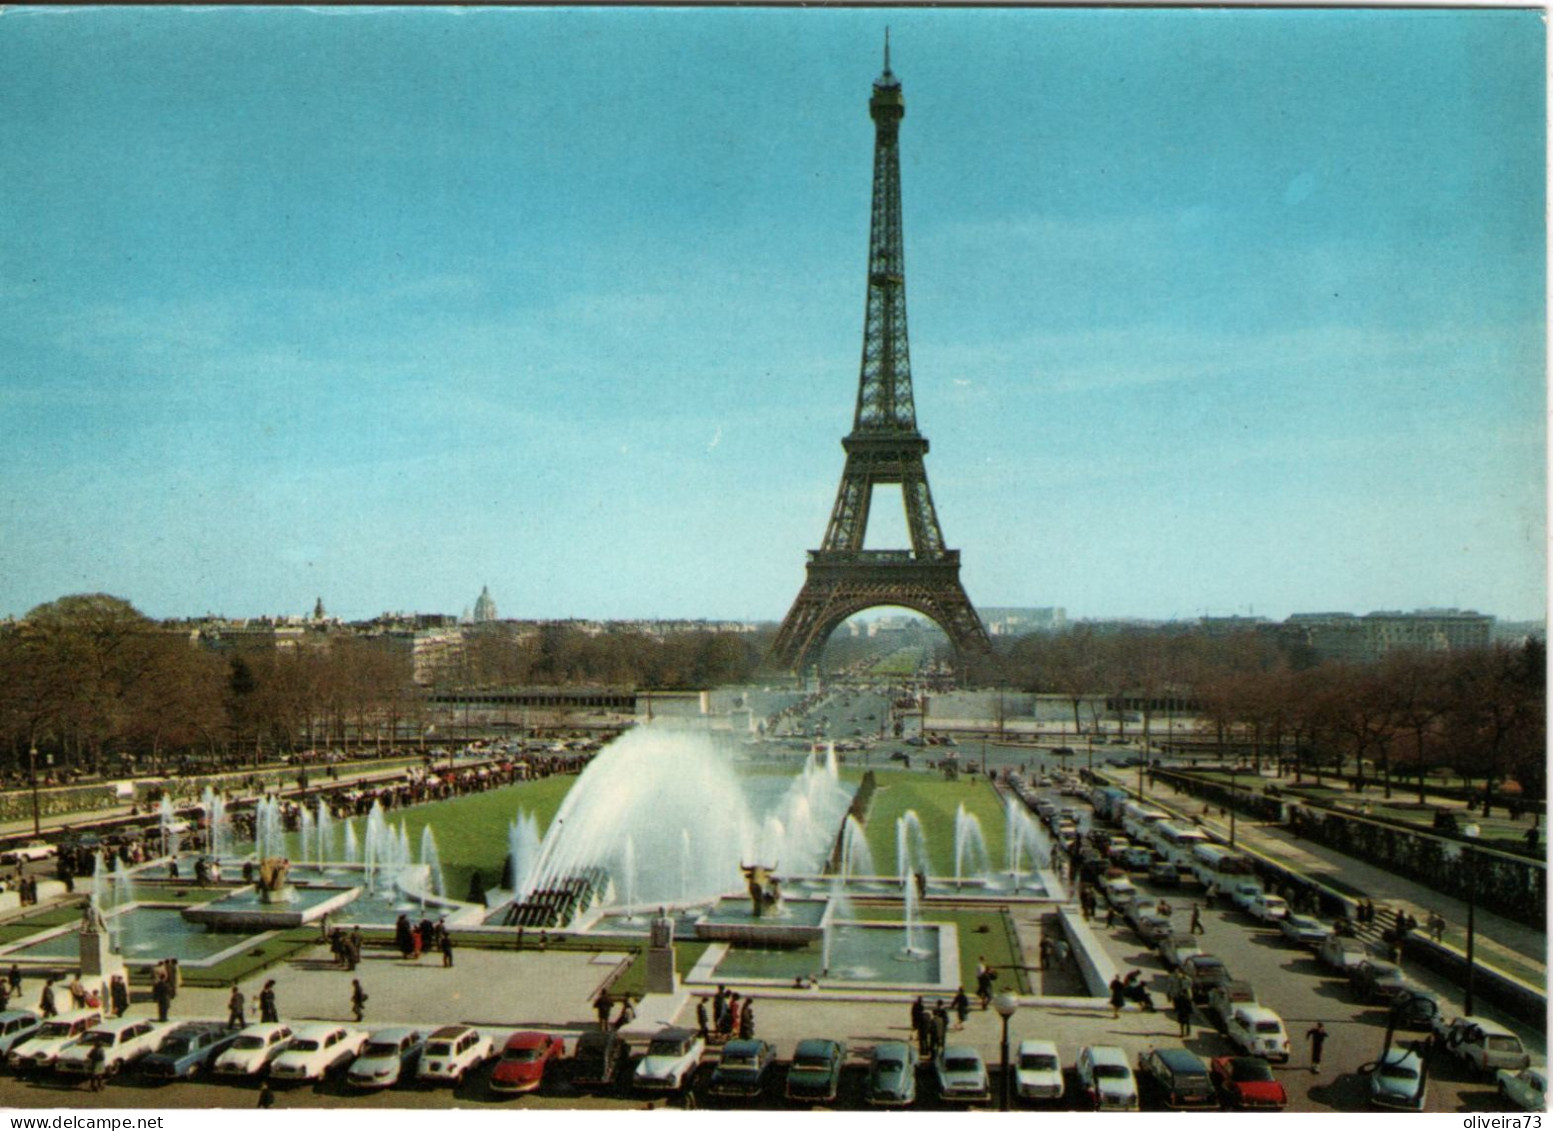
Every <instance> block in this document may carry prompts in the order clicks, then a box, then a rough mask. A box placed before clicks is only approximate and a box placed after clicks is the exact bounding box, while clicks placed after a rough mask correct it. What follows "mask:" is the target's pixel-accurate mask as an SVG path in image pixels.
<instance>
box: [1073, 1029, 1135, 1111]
mask: <svg viewBox="0 0 1553 1131" xmlns="http://www.w3.org/2000/svg"><path fill="white" fill-rule="evenodd" d="M1074 1071H1075V1073H1076V1075H1077V1076H1078V1085H1079V1087H1080V1088H1082V1089H1083V1090H1084V1093H1085V1094H1086V1095H1087V1096H1088V1097H1089V1100H1090V1102H1091V1103H1092V1104H1094V1106H1095V1110H1097V1111H1137V1110H1138V1081H1137V1079H1136V1078H1135V1077H1134V1076H1133V1074H1132V1065H1131V1064H1130V1063H1128V1061H1127V1054H1126V1053H1124V1052H1123V1051H1122V1050H1121V1049H1119V1048H1117V1047H1116V1046H1115V1045H1088V1046H1086V1047H1084V1048H1082V1049H1080V1050H1079V1054H1078V1061H1077V1062H1076V1064H1075V1066H1074Z"/></svg>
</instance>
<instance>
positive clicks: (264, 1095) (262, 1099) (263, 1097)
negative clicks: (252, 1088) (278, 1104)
mask: <svg viewBox="0 0 1553 1131" xmlns="http://www.w3.org/2000/svg"><path fill="white" fill-rule="evenodd" d="M274 1106H275V1093H274V1092H272V1091H270V1082H269V1081H268V1080H261V1081H259V1109H260V1110H261V1111H267V1110H268V1109H270V1108H272V1107H274Z"/></svg>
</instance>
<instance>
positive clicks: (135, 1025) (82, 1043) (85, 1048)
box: [54, 1017, 162, 1076]
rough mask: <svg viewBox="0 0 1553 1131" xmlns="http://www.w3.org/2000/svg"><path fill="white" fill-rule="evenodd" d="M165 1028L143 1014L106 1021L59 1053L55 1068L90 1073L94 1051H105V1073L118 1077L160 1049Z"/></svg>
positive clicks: (84, 1074) (74, 1072)
mask: <svg viewBox="0 0 1553 1131" xmlns="http://www.w3.org/2000/svg"><path fill="white" fill-rule="evenodd" d="M161 1032H162V1030H161V1027H160V1026H158V1025H156V1024H154V1023H153V1022H151V1021H148V1020H146V1019H145V1018H143V1017H139V1018H135V1017H121V1018H118V1019H117V1020H114V1021H104V1022H103V1023H102V1024H101V1025H99V1026H97V1027H96V1028H95V1029H92V1030H90V1031H88V1032H86V1033H84V1034H82V1036H81V1039H80V1040H79V1041H77V1042H76V1043H75V1044H73V1045H71V1046H70V1047H69V1048H67V1049H65V1050H64V1051H63V1052H61V1053H60V1054H59V1056H58V1057H57V1058H56V1059H55V1061H54V1070H55V1071H56V1072H62V1073H65V1074H66V1075H70V1076H89V1075H91V1071H92V1054H93V1053H94V1052H95V1050H97V1049H101V1050H102V1057H103V1059H102V1068H103V1072H104V1074H105V1075H108V1076H116V1075H118V1074H119V1073H120V1072H122V1071H124V1069H126V1068H128V1067H129V1066H131V1065H132V1064H134V1063H136V1062H137V1061H138V1060H140V1058H141V1057H143V1056H146V1055H148V1054H149V1053H151V1052H152V1050H154V1049H155V1048H156V1043H157V1041H158V1039H159V1038H160V1036H161Z"/></svg>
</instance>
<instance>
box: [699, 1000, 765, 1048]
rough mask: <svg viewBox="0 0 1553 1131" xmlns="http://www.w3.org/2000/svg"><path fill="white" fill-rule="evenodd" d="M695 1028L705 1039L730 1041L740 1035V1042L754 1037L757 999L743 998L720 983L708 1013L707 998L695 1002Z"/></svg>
mask: <svg viewBox="0 0 1553 1131" xmlns="http://www.w3.org/2000/svg"><path fill="white" fill-rule="evenodd" d="M696 1027H697V1029H698V1030H699V1031H700V1033H701V1037H702V1039H703V1040H707V1041H712V1040H721V1041H728V1040H731V1039H733V1038H734V1037H738V1038H739V1039H740V1040H741V1041H748V1040H753V1039H754V1037H755V999H754V998H752V997H749V996H748V995H746V996H744V997H740V996H739V995H738V994H736V993H733V992H731V991H730V990H729V989H728V987H727V986H718V987H717V992H716V993H715V994H713V995H712V1007H711V1011H710V1015H708V1010H707V1003H706V999H705V998H702V999H701V1000H700V1001H698V1002H696Z"/></svg>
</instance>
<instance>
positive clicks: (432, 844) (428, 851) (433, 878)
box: [399, 824, 447, 896]
mask: <svg viewBox="0 0 1553 1131" xmlns="http://www.w3.org/2000/svg"><path fill="white" fill-rule="evenodd" d="M399 831H400V833H402V834H403V835H404V837H405V842H404V843H405V846H406V847H405V851H406V853H407V854H408V851H409V848H408V845H409V834H408V833H406V832H405V830H404V825H403V824H400V826H399ZM421 863H422V864H423V865H425V867H426V887H425V888H424V889H422V895H426V894H431V895H438V896H441V895H446V894H447V892H446V891H445V890H444V889H443V883H442V858H441V857H440V856H439V855H438V853H437V838H436V837H435V836H433V835H432V831H431V826H430V825H427V826H426V827H425V828H423V829H422V830H421Z"/></svg>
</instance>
